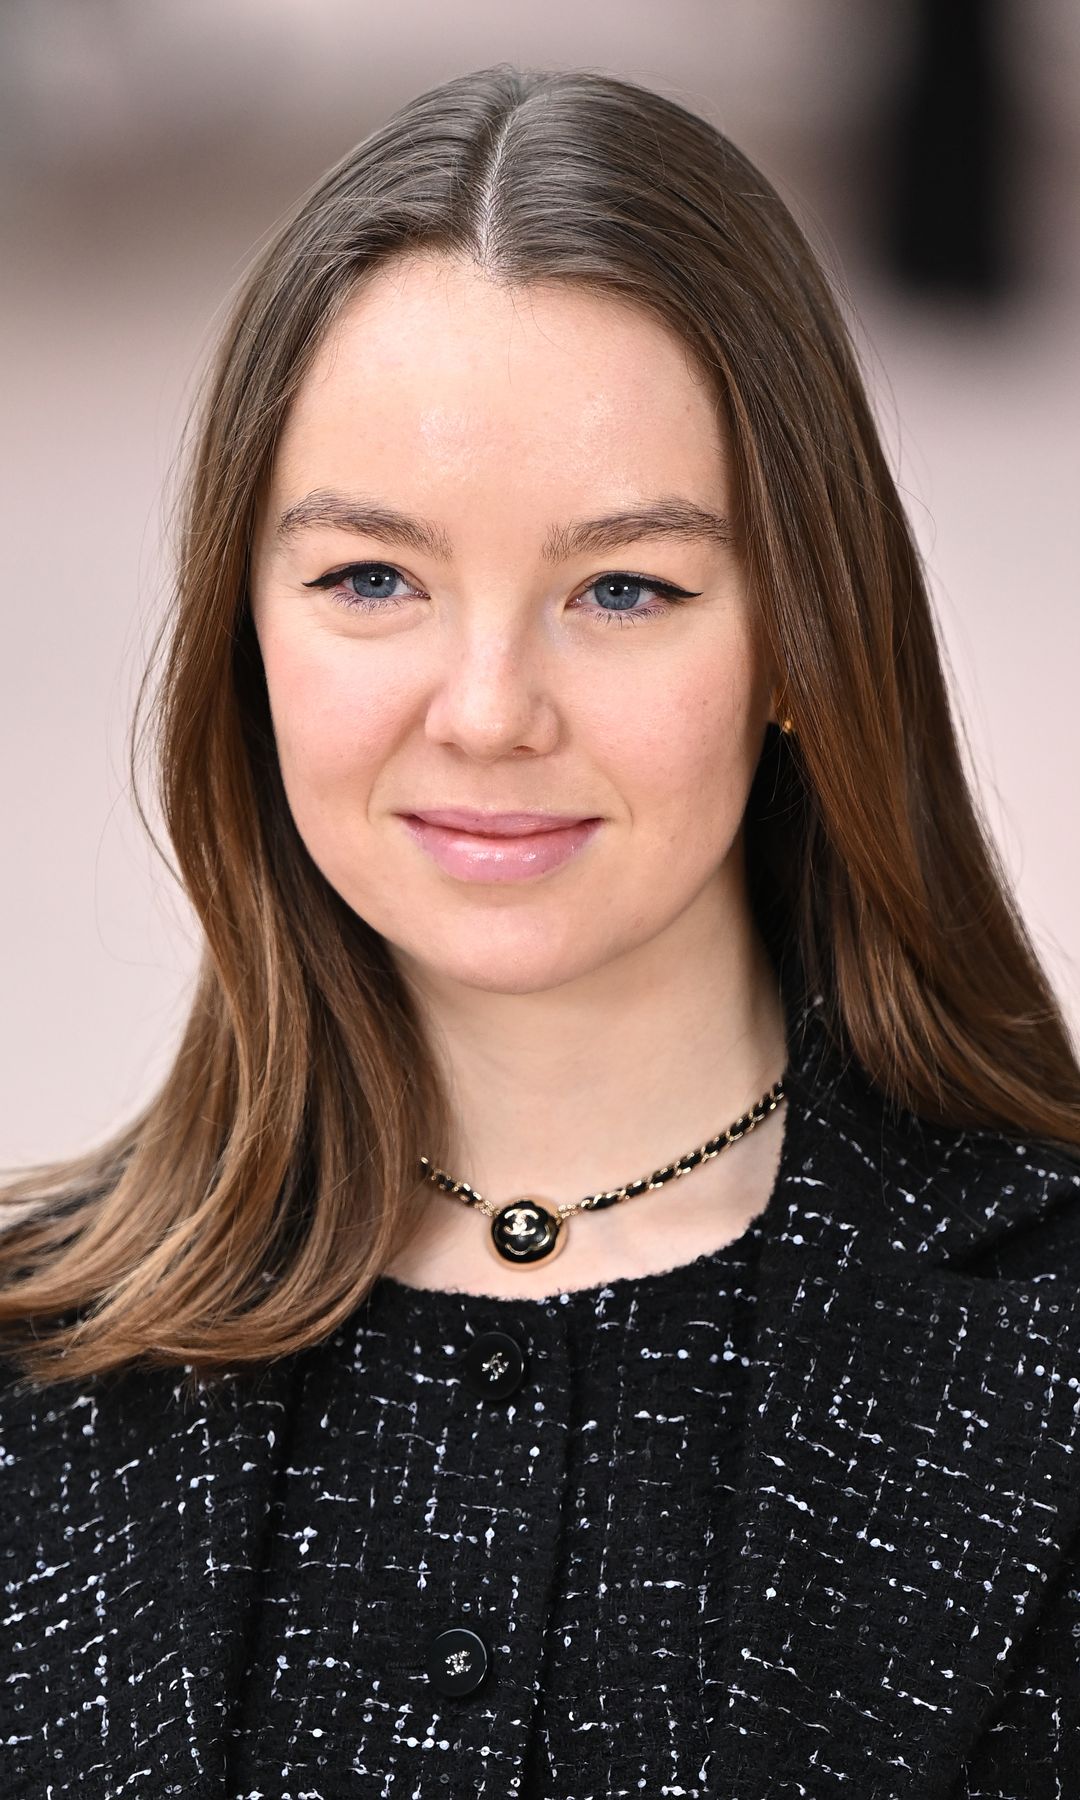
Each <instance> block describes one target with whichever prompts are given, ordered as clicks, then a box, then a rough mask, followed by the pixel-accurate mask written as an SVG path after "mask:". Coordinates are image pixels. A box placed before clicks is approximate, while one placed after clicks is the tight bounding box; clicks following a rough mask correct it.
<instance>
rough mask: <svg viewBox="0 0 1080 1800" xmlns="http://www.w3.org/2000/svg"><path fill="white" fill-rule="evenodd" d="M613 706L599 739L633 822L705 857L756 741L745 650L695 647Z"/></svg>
mask: <svg viewBox="0 0 1080 1800" xmlns="http://www.w3.org/2000/svg"><path fill="white" fill-rule="evenodd" d="M622 698H623V700H624V702H625V704H622V705H620V706H618V707H613V708H611V709H610V711H609V712H608V715H607V717H606V720H605V721H604V725H605V729H604V731H603V734H602V736H601V737H600V738H599V739H598V741H599V742H601V743H604V744H606V746H607V752H606V754H607V757H608V758H609V759H610V761H609V767H610V769H611V772H612V775H613V777H614V779H615V780H616V781H618V782H620V784H621V786H622V789H623V792H624V794H625V798H626V802H627V805H628V807H629V808H630V809H631V812H632V814H633V815H634V824H635V827H637V828H640V829H644V830H648V831H649V832H650V834H653V835H654V836H655V838H656V840H657V844H658V846H659V847H661V848H665V847H666V848H668V849H670V850H671V851H673V852H675V853H677V854H679V855H680V856H681V855H683V854H687V855H689V856H690V857H691V858H693V857H695V856H696V855H698V854H701V855H703V856H704V857H705V858H706V860H707V859H708V857H709V855H710V854H711V853H712V852H713V851H715V850H716V849H722V848H723V847H725V845H726V843H727V842H728V841H730V838H731V837H732V836H733V835H734V832H735V831H736V829H737V827H738V824H739V821H740V819H741V817H742V813H743V809H744V807H745V803H746V797H747V794H748V792H749V788H750V783H751V781H752V779H753V774H754V769H755V767H756V765H757V761H758V757H759V755H760V750H761V731H760V729H759V727H758V725H757V722H756V713H755V706H754V695H753V692H752V691H751V675H750V670H749V667H748V666H747V663H746V661H745V659H744V658H741V657H739V658H732V657H730V656H728V657H725V658H718V657H704V656H703V657H701V658H699V659H697V660H696V661H694V662H692V663H685V664H683V666H682V668H681V669H680V671H679V674H678V678H677V679H676V680H674V681H673V682H672V683H670V685H668V686H666V687H664V688H658V687H657V686H656V685H655V684H654V685H653V686H652V687H651V688H650V689H649V691H648V693H647V694H642V695H640V696H637V697H636V698H635V697H634V696H632V695H624V696H623V697H622Z"/></svg>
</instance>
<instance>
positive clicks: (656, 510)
mask: <svg viewBox="0 0 1080 1800" xmlns="http://www.w3.org/2000/svg"><path fill="white" fill-rule="evenodd" d="M318 526H329V527H331V528H332V529H334V530H337V531H353V532H357V533H362V534H363V535H364V536H365V537H377V538H382V540H383V541H384V543H392V544H402V545H404V546H405V548H406V549H409V550H416V551H419V552H420V553H421V554H423V555H427V556H433V557H435V558H437V559H439V560H440V561H443V562H448V561H449V560H450V558H451V557H452V556H453V547H452V545H451V543H450V539H449V538H448V537H447V535H446V533H445V532H444V531H443V530H442V528H441V527H440V526H438V525H436V524H434V523H433V522H432V520H430V519H423V518H416V517H414V516H413V515H412V514H410V513H405V512H401V511H399V509H398V508H397V507H394V506H385V505H383V504H382V503H381V502H379V501H374V500H364V499H362V498H359V497H357V496H354V495H349V494H341V493H337V492H335V490H334V489H333V488H315V489H313V491H312V492H311V493H310V494H305V495H304V497H303V499H302V500H296V501H294V502H293V504H292V505H291V506H287V507H286V508H285V511H284V512H283V513H282V514H281V517H280V518H279V520H278V522H277V530H276V534H275V535H276V539H277V542H278V543H279V544H285V543H289V542H291V541H292V540H293V539H294V538H296V537H298V536H299V535H300V533H301V532H304V531H309V530H311V529H313V528H315V527H318ZM643 537H666V538H681V539H684V540H695V539H701V538H707V539H711V540H712V542H714V543H719V544H730V543H732V542H733V532H732V527H731V521H730V520H729V519H727V518H725V516H724V515H723V514H722V513H718V512H712V511H711V510H710V509H709V508H708V507H706V506H699V505H698V504H697V502H696V501H694V500H681V499H668V500H655V501H650V502H648V503H644V504H642V505H640V506H629V507H624V508H622V509H621V510H619V511H617V512H609V513H604V514H603V515H602V516H601V517H600V518H596V519H576V520H574V521H573V522H572V523H571V524H569V525H553V526H552V527H551V528H550V530H549V531H548V534H547V537H546V538H545V540H544V543H543V545H542V546H541V551H540V554H541V556H542V557H543V559H544V561H545V562H549V563H559V562H564V561H566V559H567V558H568V557H571V556H578V555H582V554H584V553H588V552H590V551H599V550H614V549H617V548H618V547H619V546H620V545H622V544H630V543H633V542H634V541H635V540H636V539H637V538H643Z"/></svg>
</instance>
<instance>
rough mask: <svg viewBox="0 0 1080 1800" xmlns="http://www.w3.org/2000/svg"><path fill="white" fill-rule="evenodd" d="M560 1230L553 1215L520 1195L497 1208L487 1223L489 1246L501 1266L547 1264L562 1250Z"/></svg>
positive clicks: (537, 1201) (560, 1222)
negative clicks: (489, 1228) (510, 1264)
mask: <svg viewBox="0 0 1080 1800" xmlns="http://www.w3.org/2000/svg"><path fill="white" fill-rule="evenodd" d="M562 1227H563V1221H562V1220H561V1219H560V1218H559V1216H558V1214H557V1213H553V1212H549V1211H548V1208H547V1207H546V1206H542V1205H541V1204H540V1202H539V1200H534V1199H532V1197H531V1196H530V1195H528V1194H523V1195H521V1197H520V1198H519V1199H517V1200H509V1201H508V1202H507V1204H506V1205H505V1206H501V1207H500V1208H499V1210H498V1212H497V1213H496V1214H495V1217H494V1218H493V1219H492V1221H491V1242H492V1244H493V1245H494V1247H495V1253H496V1255H497V1256H498V1257H499V1258H500V1260H501V1261H503V1262H513V1263H538V1262H547V1261H548V1260H549V1258H550V1257H552V1256H557V1255H558V1253H559V1251H560V1250H561V1249H562V1246H563V1240H564V1237H565V1233H564V1231H563V1228H562Z"/></svg>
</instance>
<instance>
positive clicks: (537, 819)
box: [407, 806, 585, 837]
mask: <svg viewBox="0 0 1080 1800" xmlns="http://www.w3.org/2000/svg"><path fill="white" fill-rule="evenodd" d="M407 816H408V817H409V818H412V819H423V820H424V822H425V824H427V825H446V826H450V827H456V828H457V829H458V830H459V831H473V832H479V833H480V834H481V835H482V836H489V837H527V836H528V835H529V834H530V833H531V832H534V831H561V830H562V828H563V827H564V826H566V825H582V824H584V822H585V821H584V819H583V818H582V816H581V814H580V813H542V812H520V813H496V812H490V813H485V812H472V811H470V810H469V809H468V808H467V807H462V806H443V807H436V808H435V809H434V810H432V811H423V812H415V813H409V814H408V815H407Z"/></svg>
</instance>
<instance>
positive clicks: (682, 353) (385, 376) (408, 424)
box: [278, 256, 723, 498]
mask: <svg viewBox="0 0 1080 1800" xmlns="http://www.w3.org/2000/svg"><path fill="white" fill-rule="evenodd" d="M327 457H330V458H332V459H334V460H336V461H338V462H339V463H340V462H341V461H342V460H345V461H348V460H349V459H350V458H353V457H356V458H359V459H360V460H364V459H371V458H375V459H377V460H379V461H380V463H381V465H382V466H383V467H384V468H385V466H386V464H387V462H388V461H389V462H390V463H393V464H395V465H400V463H401V461H402V460H403V459H407V460H411V462H412V464H413V466H414V467H415V466H416V464H417V461H418V459H422V460H423V462H424V464H425V466H427V467H428V468H429V469H431V470H433V471H439V470H441V471H442V472H444V473H446V474H447V475H451V474H454V473H457V474H459V475H461V474H464V473H465V472H467V469H468V467H469V466H470V465H471V467H472V468H473V470H474V472H479V471H480V470H481V469H483V470H485V472H489V473H490V472H491V471H492V470H493V469H494V468H497V467H500V466H502V467H503V468H506V469H507V472H509V468H510V466H511V465H512V467H513V468H516V469H518V470H525V469H528V468H530V467H531V466H533V465H537V466H543V467H544V469H545V470H546V471H547V472H548V473H550V472H551V468H552V464H553V463H556V462H561V463H562V464H563V465H564V466H566V467H567V468H570V467H573V468H574V469H575V471H576V473H577V475H578V476H579V477H585V478H586V479H587V478H588V477H589V475H590V473H591V472H593V471H596V472H599V471H600V470H602V469H606V470H607V471H608V473H609V477H610V479H611V480H612V481H613V482H614V483H615V484H616V485H618V483H619V481H620V480H623V481H626V482H631V483H632V482H636V481H639V480H642V479H643V480H646V481H647V482H648V483H649V485H651V486H655V483H656V480H657V479H658V478H659V479H661V481H662V482H664V483H667V482H668V481H670V480H673V479H677V478H684V479H685V478H689V479H693V478H695V477H697V479H699V480H700V479H702V478H704V479H705V480H706V481H708V480H710V479H713V480H715V479H716V478H717V476H718V474H719V466H720V463H721V461H722V457H723V437H722V428H721V424H720V412H719V407H718V405H717V400H716V394H715V388H714V386H713V383H712V381H711V379H710V377H709V376H708V374H707V372H706V371H705V369H704V368H703V366H702V365H701V364H700V363H699V362H698V361H697V359H696V358H695V357H694V355H693V353H692V352H691V351H690V349H689V348H688V347H687V346H686V345H685V343H684V342H683V341H682V340H681V339H680V338H679V337H678V335H677V334H676V333H675V331H674V330H673V329H671V328H670V327H669V326H667V325H666V324H665V323H664V322H663V321H661V320H659V319H658V318H656V317H655V316H654V315H653V314H651V313H650V312H649V311H647V310H646V309H645V308H644V307H641V306H638V305H635V304H633V303H631V302H630V301H628V300H624V299H623V298H622V297H621V296H618V295H607V294H599V293H596V292H595V291H590V290H588V289H585V288H583V287H581V286H579V285H569V284H566V283H554V282H546V283H543V284H532V285H529V286H520V285H519V286H513V287H511V286H507V285H506V284H503V283H499V282H496V281H494V280H492V279H491V278H490V277H488V276H487V275H485V274H484V273H483V272H482V271H480V270H478V269H477V268H476V267H475V266H474V265H472V264H470V263H462V262H457V261H451V260H449V259H447V258H443V257H433V256H424V257H410V258H399V259H395V260H394V261H393V262H392V263H390V264H387V265H385V266H384V267H382V268H380V269H379V270H377V271H376V272H375V274H374V276H372V277H370V278H369V279H368V280H366V282H365V283H364V285H363V287H362V288H361V289H359V290H358V291H357V292H355V293H354V294H353V295H352V297H351V298H350V300H349V301H348V302H347V303H346V305H345V307H344V308H343V310H342V312H341V313H340V315H339V316H338V318H337V319H336V320H335V321H334V323H333V324H332V325H331V326H330V327H329V329H328V330H327V332H326V334H325V336H324V338H323V340H322V342H321V343H320V345H319V348H318V350H317V352H316V354H315V357H314V359H313V362H312V365H311V367H310V369H309V370H308V372H307V374H306V376H305V378H304V381H303V382H302V384H301V387H300V389H299V392H298V393H297V395H296V397H295V398H294V400H293V402H292V404H291V407H290V410H289V414H288V417H287V420H286V423H285V426H284V429H283V431H282V434H281V440H280V443H279V452H278V460H279V465H280V467H281V469H282V472H283V474H288V472H289V471H290V469H291V468H292V467H294V466H295V468H296V471H297V475H298V478H299V477H300V475H301V474H302V476H303V477H305V478H306V477H308V476H310V475H312V473H313V471H312V469H311V464H312V462H313V461H314V462H320V461H325V459H326V458H327ZM508 459H509V462H508ZM337 472H338V473H341V472H342V471H341V470H340V468H339V469H338V471H337ZM332 474H333V471H331V470H329V469H325V470H321V471H320V472H319V479H324V480H329V479H330V478H331V476H332ZM383 485H384V486H385V481H384V483H383ZM612 497H613V496H612V495H611V494H609V495H608V498H612Z"/></svg>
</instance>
